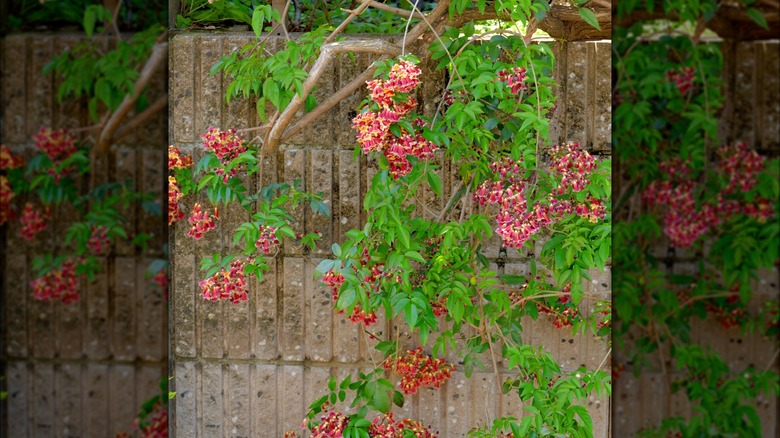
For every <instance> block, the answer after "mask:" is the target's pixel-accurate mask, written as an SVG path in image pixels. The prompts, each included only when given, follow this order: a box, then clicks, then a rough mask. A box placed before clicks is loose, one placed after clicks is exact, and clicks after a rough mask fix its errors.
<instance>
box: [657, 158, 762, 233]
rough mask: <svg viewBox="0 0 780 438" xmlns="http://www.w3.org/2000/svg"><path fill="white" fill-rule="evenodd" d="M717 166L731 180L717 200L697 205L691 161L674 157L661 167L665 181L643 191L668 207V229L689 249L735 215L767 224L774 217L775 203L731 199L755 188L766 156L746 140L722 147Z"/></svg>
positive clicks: (666, 214) (665, 217)
mask: <svg viewBox="0 0 780 438" xmlns="http://www.w3.org/2000/svg"><path fill="white" fill-rule="evenodd" d="M718 155H719V157H720V162H719V163H718V165H717V168H718V169H719V170H720V171H721V174H722V176H723V177H724V178H725V179H726V180H727V181H728V183H727V185H726V187H725V188H724V189H723V190H722V191H721V192H720V193H718V194H717V196H715V197H714V200H713V202H709V203H705V204H704V205H702V206H701V207H700V208H698V209H697V207H696V199H695V193H696V192H697V183H696V181H695V180H694V179H693V177H692V176H691V175H690V171H689V169H688V166H687V163H685V162H683V161H681V160H679V159H674V160H671V161H669V162H665V163H661V165H660V166H659V167H660V169H661V171H662V173H663V174H664V179H663V180H656V181H653V182H652V183H651V184H650V185H648V186H647V187H646V188H645V190H644V191H643V192H642V200H643V201H644V202H645V203H646V204H647V205H649V206H652V205H662V206H666V207H667V209H666V212H665V214H664V232H665V233H666V235H667V236H669V239H670V240H671V243H672V245H673V246H677V247H680V248H689V247H691V245H693V243H694V242H696V241H697V240H698V239H699V237H701V236H702V235H703V234H704V233H706V232H707V231H708V230H709V229H711V228H714V227H717V226H718V225H720V224H721V223H723V222H724V221H726V220H728V219H729V218H731V217H733V216H734V215H738V214H744V215H746V216H749V217H752V218H754V219H756V220H757V221H759V222H761V223H764V222H766V221H767V220H769V219H771V218H772V217H773V216H774V204H772V202H770V201H769V200H767V199H763V198H761V197H758V196H757V197H755V198H754V200H753V202H744V201H739V200H736V199H729V198H727V197H726V196H728V195H732V194H734V193H735V192H736V191H738V190H741V191H747V190H751V189H752V188H753V187H755V185H756V183H757V182H758V173H759V172H761V171H762V170H763V169H764V159H763V158H762V157H760V156H759V155H758V154H756V153H755V152H753V151H749V150H748V149H747V146H746V145H745V144H744V143H740V144H737V145H735V146H723V147H721V148H720V149H719V150H718Z"/></svg>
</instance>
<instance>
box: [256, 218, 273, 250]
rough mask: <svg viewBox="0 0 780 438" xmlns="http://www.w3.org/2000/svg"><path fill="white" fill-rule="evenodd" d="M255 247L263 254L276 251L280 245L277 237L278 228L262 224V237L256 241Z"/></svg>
mask: <svg viewBox="0 0 780 438" xmlns="http://www.w3.org/2000/svg"><path fill="white" fill-rule="evenodd" d="M255 247H256V248H257V249H258V250H260V251H262V252H263V254H271V253H272V252H276V250H277V248H278V247H279V239H278V238H277V237H276V228H274V227H271V226H265V225H260V237H258V239H257V242H255Z"/></svg>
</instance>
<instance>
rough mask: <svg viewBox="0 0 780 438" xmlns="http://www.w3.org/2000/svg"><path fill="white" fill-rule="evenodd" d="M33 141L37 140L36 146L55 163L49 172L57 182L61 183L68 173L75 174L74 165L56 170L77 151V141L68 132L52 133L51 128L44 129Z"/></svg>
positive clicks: (63, 130) (62, 130)
mask: <svg viewBox="0 0 780 438" xmlns="http://www.w3.org/2000/svg"><path fill="white" fill-rule="evenodd" d="M33 139H34V140H35V146H36V147H37V148H38V149H39V150H41V151H42V152H44V153H45V154H46V155H47V156H48V157H49V158H50V159H51V160H52V162H53V163H54V166H52V167H51V168H49V169H47V172H48V174H49V175H52V176H53V177H54V180H55V181H56V182H59V181H60V179H61V178H62V177H63V176H65V175H67V174H68V173H70V172H73V169H74V166H72V165H71V166H68V167H67V168H65V169H62V170H60V171H58V170H57V169H55V166H57V165H58V164H59V163H60V162H61V161H63V160H65V159H67V158H68V157H70V156H71V154H73V153H74V152H76V151H77V148H76V140H75V139H74V138H73V137H71V136H70V135H68V131H67V130H65V129H61V130H58V131H52V130H51V129H50V128H45V127H44V128H41V130H40V131H38V133H37V134H35V135H34V136H33Z"/></svg>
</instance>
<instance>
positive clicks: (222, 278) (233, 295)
mask: <svg viewBox="0 0 780 438" xmlns="http://www.w3.org/2000/svg"><path fill="white" fill-rule="evenodd" d="M198 286H200V291H201V294H203V298H204V299H206V300H208V301H218V300H230V302H232V303H233V304H238V303H240V302H241V301H246V300H248V299H249V289H248V287H247V284H246V276H245V275H244V262H243V261H241V260H234V261H233V262H232V263H231V264H230V270H228V271H226V270H224V269H222V270H220V271H219V272H217V273H216V274H214V275H213V276H211V277H209V278H207V279H205V280H203V281H200V282H198Z"/></svg>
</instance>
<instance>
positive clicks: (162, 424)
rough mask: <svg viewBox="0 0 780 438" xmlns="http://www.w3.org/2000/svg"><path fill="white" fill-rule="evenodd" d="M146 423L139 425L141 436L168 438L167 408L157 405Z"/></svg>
mask: <svg viewBox="0 0 780 438" xmlns="http://www.w3.org/2000/svg"><path fill="white" fill-rule="evenodd" d="M155 410H156V413H155V414H154V416H153V417H152V419H151V421H150V422H149V424H148V425H146V426H144V427H141V428H140V429H141V437H142V438H168V408H166V407H163V406H162V405H159V404H158V405H157V408H155Z"/></svg>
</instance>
